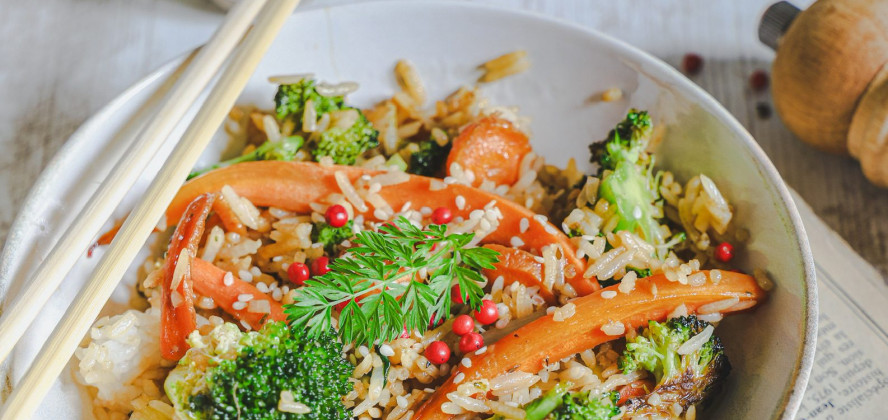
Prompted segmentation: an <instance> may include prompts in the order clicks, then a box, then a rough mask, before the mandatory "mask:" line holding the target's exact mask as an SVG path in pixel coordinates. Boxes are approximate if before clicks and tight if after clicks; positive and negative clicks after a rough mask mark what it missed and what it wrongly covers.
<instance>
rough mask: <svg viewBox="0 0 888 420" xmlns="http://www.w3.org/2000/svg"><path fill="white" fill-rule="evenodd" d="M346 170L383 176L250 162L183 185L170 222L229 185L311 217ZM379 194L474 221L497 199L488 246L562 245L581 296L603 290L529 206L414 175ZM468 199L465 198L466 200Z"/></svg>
mask: <svg viewBox="0 0 888 420" xmlns="http://www.w3.org/2000/svg"><path fill="white" fill-rule="evenodd" d="M337 171H341V172H342V173H343V174H344V175H345V176H346V177H347V178H348V179H349V181H351V182H354V181H355V180H357V179H358V178H359V177H361V176H363V175H369V176H373V175H377V174H379V173H380V172H379V171H371V170H367V169H362V168H356V167H353V166H333V167H325V166H321V165H319V164H317V163H312V162H280V161H259V162H244V163H239V164H236V165H231V166H228V167H225V168H220V169H216V170H214V171H210V172H208V173H206V174H204V175H202V176H199V177H197V178H194V179H192V180H191V181H189V182H187V183H186V184H185V185H183V186H182V189H180V190H179V193H178V194H177V195H176V198H175V199H174V200H173V202H172V204H170V207H168V208H167V212H166V220H177V219H178V217H179V216H180V215H181V214H182V211H183V210H184V209H185V206H186V205H187V204H188V203H189V202H190V201H191V200H193V199H194V197H196V196H198V195H200V194H202V193H205V192H217V191H220V190H221V189H222V187H223V186H225V185H228V186H230V187H231V188H232V189H234V191H235V192H236V193H237V194H239V195H240V196H242V197H245V198H247V199H248V200H250V201H251V202H252V203H253V204H255V205H257V206H273V207H278V208H282V209H285V210H288V211H292V212H296V213H310V212H311V208H310V207H309V204H310V203H314V202H319V201H321V200H323V199H324V198H326V197H327V196H328V195H330V194H331V193H339V192H340V190H339V186H338V185H337V184H336V180H335V178H334V173H335V172H337ZM433 181H434V182H438V183H441V185H440V187H441V188H440V189H437V190H435V191H432V190H431V188H430V187H431V186H432V182H433ZM379 194H380V195H381V196H382V197H383V199H385V200H386V202H387V203H388V204H389V205H390V206H391V207H392V208H394V209H400V208H401V207H402V206H403V205H404V204H406V203H407V202H408V201H409V202H410V203H411V205H412V207H413V208H420V207H423V206H427V207H430V208H437V207H449V208H451V210H453V215H454V217H456V216H460V217H463V218H468V217H469V214H470V213H471V212H472V210H476V209H483V208H484V206H485V205H487V204H488V203H490V202H491V201H495V202H496V203H497V204H496V205H497V207H498V208H499V210H500V212H502V214H503V218H502V220H500V223H499V228H498V229H497V230H496V231H494V232H492V233H491V234H490V235H487V237H485V238H484V240H483V241H481V242H482V243H487V244H490V243H493V244H500V245H505V246H509V245H510V244H511V242H512V238H513V237H515V236H520V237H521V239H522V241H523V242H524V245H522V246H520V247H519V248H520V249H523V250H526V251H530V252H531V253H533V252H539V250H541V249H542V248H543V247H544V246H546V245H549V244H558V245H560V246H561V248H562V249H563V250H564V254H565V258H566V259H567V266H566V267H565V276H566V277H567V281H568V282H569V283H570V284H571V285H572V286H573V287H574V289H575V290H576V291H577V293H578V294H579V295H581V296H582V295H586V294H589V293H592V292H594V291H596V290H598V289H599V288H600V287H599V286H598V281H597V280H596V279H595V278H584V277H583V275H582V274H583V272H584V271H585V262H584V261H583V260H582V259H579V258H577V257H576V250H575V249H574V246H573V244H572V243H571V242H570V239H569V238H568V237H567V235H565V234H564V233H562V232H561V231H560V229H558V228H557V227H555V226H552V224H550V223H548V222H544V223H541V222H539V221H537V220H535V219H534V218H533V216H535V214H534V213H533V212H532V211H530V210H528V209H527V208H525V207H524V206H522V205H520V204H517V203H514V202H512V201H509V200H507V199H505V198H502V197H500V196H497V195H494V194H491V193H489V192H485V191H481V190H478V189H475V188H472V187H468V186H465V185H459V184H449V185H444V184H443V183H442V182H441V180H434V179H432V178H427V177H422V176H416V175H411V176H410V179H409V180H408V181H407V182H404V183H401V184H397V185H391V186H386V187H382V190H381V191H380V192H379ZM460 196H461V197H462V198H463V199H464V200H465V205H464V206H463V208H462V210H460V209H459V208H457V207H456V205H455V201H456V199H457V197H460ZM460 201H462V200H460ZM363 215H364V217H365V218H367V219H369V220H377V219H376V217H375V216H374V214H373V207H372V206H371V205H370V204H369V203H368V210H367V211H366V212H363ZM522 219H528V220H529V221H530V224H529V227H528V228H527V230H526V231H525V232H524V233H523V234H522V233H520V232H521V220H522Z"/></svg>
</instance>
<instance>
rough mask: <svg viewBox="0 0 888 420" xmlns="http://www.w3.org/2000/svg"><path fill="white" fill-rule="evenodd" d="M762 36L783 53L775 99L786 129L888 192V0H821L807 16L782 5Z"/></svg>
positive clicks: (775, 73)
mask: <svg viewBox="0 0 888 420" xmlns="http://www.w3.org/2000/svg"><path fill="white" fill-rule="evenodd" d="M759 39H760V40H761V41H762V42H763V43H765V44H766V45H768V46H770V47H771V48H773V49H774V50H775V51H776V52H777V57H776V58H775V59H774V64H773V68H772V71H771V80H772V95H773V97H774V106H775V108H776V109H777V112H778V113H779V114H780V117H781V118H782V119H783V122H784V123H786V126H787V127H788V128H789V129H790V130H791V131H792V132H793V133H795V135H796V136H798V137H799V138H801V139H802V140H804V141H805V142H807V143H809V144H811V145H812V146H814V147H816V148H818V149H821V150H825V151H827V152H831V153H836V154H850V155H851V156H853V157H854V158H856V159H857V160H859V161H860V165H861V167H862V168H863V173H864V175H866V177H867V178H868V179H869V180H870V181H871V182H872V183H874V184H876V185H878V186H881V187H888V65H886V63H888V1H886V0H818V1H817V2H815V3H814V4H812V5H811V7H809V8H808V9H806V10H804V11H801V10H799V9H798V8H797V7H795V6H793V5H792V4H790V3H788V2H786V1H781V2H779V3H776V4H774V5H772V6H771V7H769V8H768V9H767V11H765V14H764V15H763V16H762V20H761V23H760V25H759Z"/></svg>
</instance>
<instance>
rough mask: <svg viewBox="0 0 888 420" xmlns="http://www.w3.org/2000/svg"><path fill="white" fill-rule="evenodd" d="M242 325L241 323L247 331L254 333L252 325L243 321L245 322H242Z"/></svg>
mask: <svg viewBox="0 0 888 420" xmlns="http://www.w3.org/2000/svg"><path fill="white" fill-rule="evenodd" d="M240 323H241V325H243V327H244V329H245V330H247V331H252V330H253V327H251V326H250V324H249V323H247V321H243V320H242V321H241V322H240Z"/></svg>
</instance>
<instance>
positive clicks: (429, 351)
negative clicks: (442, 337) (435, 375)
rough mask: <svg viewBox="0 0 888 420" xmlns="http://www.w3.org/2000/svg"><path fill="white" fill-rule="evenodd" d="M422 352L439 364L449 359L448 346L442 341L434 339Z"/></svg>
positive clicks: (431, 360)
mask: <svg viewBox="0 0 888 420" xmlns="http://www.w3.org/2000/svg"><path fill="white" fill-rule="evenodd" d="M424 354H425V357H426V359H429V361H430V362H432V363H434V364H436V365H440V364H441V363H444V362H446V361H448V360H450V347H447V344H446V343H445V342H443V341H434V342H432V344H429V346H428V347H426V349H425V353H424Z"/></svg>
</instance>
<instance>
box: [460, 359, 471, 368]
mask: <svg viewBox="0 0 888 420" xmlns="http://www.w3.org/2000/svg"><path fill="white" fill-rule="evenodd" d="M460 364H461V365H463V366H465V367H467V368H470V367H472V361H471V360H469V358H468V357H463V359H462V361H460Z"/></svg>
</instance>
